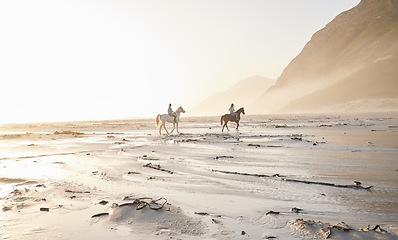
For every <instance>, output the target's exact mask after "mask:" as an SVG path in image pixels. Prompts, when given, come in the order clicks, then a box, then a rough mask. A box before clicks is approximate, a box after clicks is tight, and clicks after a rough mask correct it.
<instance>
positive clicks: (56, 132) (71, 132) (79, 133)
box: [54, 130, 84, 135]
mask: <svg viewBox="0 0 398 240" xmlns="http://www.w3.org/2000/svg"><path fill="white" fill-rule="evenodd" d="M54 134H70V135H83V134H84V133H82V132H73V131H64V130H62V131H60V132H58V131H55V132H54Z"/></svg>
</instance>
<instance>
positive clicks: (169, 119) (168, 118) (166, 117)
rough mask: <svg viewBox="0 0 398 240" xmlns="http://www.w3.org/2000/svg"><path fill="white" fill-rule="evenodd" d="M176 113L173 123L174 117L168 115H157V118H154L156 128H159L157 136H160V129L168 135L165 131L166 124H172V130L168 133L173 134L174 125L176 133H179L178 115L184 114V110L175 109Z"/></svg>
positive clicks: (180, 108)
mask: <svg viewBox="0 0 398 240" xmlns="http://www.w3.org/2000/svg"><path fill="white" fill-rule="evenodd" d="M175 113H176V120H175V121H174V117H173V116H170V115H169V114H158V116H156V126H158V127H159V125H160V127H159V134H160V135H161V134H162V132H161V131H162V127H163V128H164V130H166V132H167V134H169V131H167V129H166V122H169V123H173V130H171V132H170V133H173V131H174V129H175V127H176V125H177V133H180V132H179V131H178V122H179V121H180V113H185V110H184V109H183V108H182V107H179V108H178V109H177V111H176V112H175ZM160 121H162V124H160Z"/></svg>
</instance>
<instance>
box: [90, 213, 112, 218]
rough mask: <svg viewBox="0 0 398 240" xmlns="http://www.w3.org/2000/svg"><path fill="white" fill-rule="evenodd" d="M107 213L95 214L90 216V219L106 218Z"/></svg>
mask: <svg viewBox="0 0 398 240" xmlns="http://www.w3.org/2000/svg"><path fill="white" fill-rule="evenodd" d="M108 215H109V213H97V214H94V215H93V216H91V218H96V217H102V216H108Z"/></svg>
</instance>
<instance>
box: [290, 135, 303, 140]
mask: <svg viewBox="0 0 398 240" xmlns="http://www.w3.org/2000/svg"><path fill="white" fill-rule="evenodd" d="M290 139H291V140H297V141H303V135H302V134H292V137H291V138H290Z"/></svg>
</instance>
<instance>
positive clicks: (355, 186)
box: [212, 169, 373, 190]
mask: <svg viewBox="0 0 398 240" xmlns="http://www.w3.org/2000/svg"><path fill="white" fill-rule="evenodd" d="M212 171H213V172H219V173H225V174H236V175H244V176H253V177H275V178H276V179H278V180H281V181H285V182H297V183H305V184H317V185H324V186H330V187H338V188H352V189H359V190H361V189H362V190H370V189H371V188H373V186H362V185H360V184H358V183H357V182H355V183H354V184H352V185H343V184H335V183H327V182H317V181H308V180H299V179H291V178H286V177H284V176H281V175H279V174H274V175H266V174H257V173H244V172H232V171H223V170H216V169H212Z"/></svg>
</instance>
